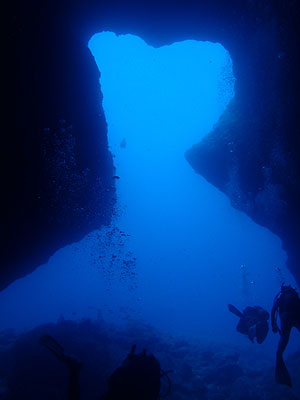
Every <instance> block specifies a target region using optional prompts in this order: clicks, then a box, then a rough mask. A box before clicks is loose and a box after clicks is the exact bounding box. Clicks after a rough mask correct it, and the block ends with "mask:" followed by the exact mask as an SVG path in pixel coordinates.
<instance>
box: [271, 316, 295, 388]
mask: <svg viewBox="0 0 300 400" xmlns="http://www.w3.org/2000/svg"><path fill="white" fill-rule="evenodd" d="M280 320H281V332H280V340H279V343H278V348H277V354H276V368H275V380H276V382H277V383H279V384H281V385H286V386H290V387H291V386H292V382H291V377H290V375H289V372H288V370H287V368H286V366H285V363H284V360H283V352H284V350H285V348H286V346H287V344H288V342H289V338H290V333H291V329H292V324H293V321H292V318H291V315H290V313H284V314H282V315H281V316H280Z"/></svg>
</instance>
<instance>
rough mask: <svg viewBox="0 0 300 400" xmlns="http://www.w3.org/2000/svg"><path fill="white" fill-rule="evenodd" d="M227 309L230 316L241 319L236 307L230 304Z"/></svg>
mask: <svg viewBox="0 0 300 400" xmlns="http://www.w3.org/2000/svg"><path fill="white" fill-rule="evenodd" d="M228 309H229V311H230V312H232V314H234V315H236V316H237V317H239V318H241V317H242V316H243V314H242V313H241V312H240V310H238V309H237V308H236V307H234V306H233V305H232V304H228Z"/></svg>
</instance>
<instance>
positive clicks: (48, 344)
mask: <svg viewBox="0 0 300 400" xmlns="http://www.w3.org/2000/svg"><path fill="white" fill-rule="evenodd" d="M38 343H39V344H41V345H42V346H44V347H45V348H46V349H47V350H49V351H50V352H51V353H52V354H54V355H55V357H56V358H58V359H61V358H62V357H63V355H64V349H63V347H62V346H61V345H60V344H59V343H58V342H57V341H56V340H55V339H53V337H52V336H50V335H43V336H41V337H40V338H39V341H38Z"/></svg>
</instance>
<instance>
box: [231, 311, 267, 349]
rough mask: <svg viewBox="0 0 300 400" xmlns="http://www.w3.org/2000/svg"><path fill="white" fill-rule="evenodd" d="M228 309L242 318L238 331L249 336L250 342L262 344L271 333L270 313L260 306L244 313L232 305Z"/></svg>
mask: <svg viewBox="0 0 300 400" xmlns="http://www.w3.org/2000/svg"><path fill="white" fill-rule="evenodd" d="M228 309H229V311H230V312H232V313H233V314H234V315H236V316H237V317H239V318H240V320H239V323H238V324H237V327H236V330H237V331H238V332H240V333H242V334H243V335H247V336H248V338H249V340H250V341H251V342H252V343H254V338H256V341H257V343H259V344H261V343H262V342H263V341H264V340H265V338H266V337H267V334H268V332H269V324H268V319H269V317H270V316H269V313H268V311H266V310H264V309H263V308H262V307H260V306H254V307H250V306H248V307H246V308H245V309H244V310H243V312H241V311H239V310H238V309H237V308H236V307H235V306H233V305H232V304H228Z"/></svg>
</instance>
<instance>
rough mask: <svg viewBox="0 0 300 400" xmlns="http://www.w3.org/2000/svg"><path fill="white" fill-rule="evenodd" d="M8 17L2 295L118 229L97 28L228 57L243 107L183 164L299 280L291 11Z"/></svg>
mask: <svg viewBox="0 0 300 400" xmlns="http://www.w3.org/2000/svg"><path fill="white" fill-rule="evenodd" d="M7 11H8V12H7V14H6V22H7V26H6V27H5V37H4V40H5V49H4V52H3V54H2V59H3V60H4V61H5V63H4V64H5V65H4V67H7V68H6V70H5V71H4V74H3V77H4V79H5V81H6V91H5V94H4V100H5V110H4V120H3V121H2V127H3V128H2V146H1V161H2V163H3V165H2V168H1V175H2V176H1V185H2V186H1V194H2V195H1V249H2V253H1V256H0V262H1V281H0V288H3V287H4V286H6V285H7V284H8V283H10V282H11V281H13V280H14V279H16V278H18V277H20V276H22V275H24V274H26V273H28V272H30V271H32V270H33V269H34V268H35V267H37V266H38V265H40V264H41V263H43V262H45V261H46V260H47V258H48V257H49V256H50V255H51V254H53V252H54V251H56V250H57V249H58V248H60V247H62V246H64V245H66V244H67V243H71V242H73V241H76V240H79V239H80V238H81V237H83V236H84V235H85V234H86V233H87V232H89V231H90V230H92V229H95V228H97V227H100V226H101V225H102V224H107V223H109V221H110V216H111V212H112V205H113V202H114V200H113V196H114V187H113V183H112V182H113V181H112V179H111V178H112V176H113V175H114V174H113V165H112V159H111V155H110V153H109V151H108V148H107V138H106V124H105V119H104V116H103V111H102V109H101V91H100V87H99V72H98V71H97V67H96V64H95V63H94V61H93V59H92V56H91V54H90V52H89V50H88V48H87V42H88V40H89V38H90V37H91V36H92V35H93V34H94V33H96V32H99V31H101V30H112V31H115V32H116V33H133V34H137V35H140V36H141V37H142V38H143V39H144V40H146V41H147V42H148V43H149V44H151V45H153V46H160V45H165V44H168V43H172V42H174V41H178V40H185V39H196V40H209V41H215V42H220V43H222V44H223V46H224V47H225V48H226V49H227V50H228V51H229V52H230V55H231V57H232V60H233V67H234V74H235V77H236V79H237V81H236V97H235V99H234V100H233V102H232V103H231V105H230V107H229V108H228V110H227V111H226V113H225V114H224V115H223V117H222V118H221V120H220V122H219V124H218V125H217V126H216V128H215V129H214V130H213V132H211V133H210V134H209V135H208V136H207V137H206V138H205V139H204V140H203V141H202V142H201V143H200V144H198V145H196V146H195V147H194V148H193V149H191V150H189V151H188V152H187V154H186V156H187V159H188V161H189V162H190V163H191V164H192V166H193V167H194V168H195V170H196V171H198V172H199V173H201V174H202V175H203V176H204V177H205V178H206V179H207V180H208V181H210V182H211V183H212V184H214V185H215V186H217V187H218V188H220V189H221V190H222V191H224V192H225V193H226V194H227V195H228V196H229V197H230V199H231V201H232V204H233V205H234V206H235V207H237V208H239V209H241V210H243V211H245V212H246V213H247V214H248V215H250V216H251V217H252V218H253V219H254V220H255V221H256V222H258V223H260V224H262V225H264V226H266V227H267V228H269V229H270V230H272V231H273V232H274V233H276V234H278V235H279V236H280V238H281V239H282V241H283V245H284V248H285V249H286V251H287V253H288V256H289V267H290V269H291V270H292V272H293V273H294V275H295V276H296V278H297V279H298V281H299V279H300V275H299V268H298V265H299V259H300V256H299V248H298V247H297V246H298V241H299V236H300V235H299V226H300V224H299V222H300V221H299V220H300V217H299V207H298V204H299V171H300V168H299V161H298V154H299V119H298V115H297V112H298V104H299V102H298V96H299V93H298V87H299V73H298V71H299V66H300V65H299V64H300V61H299V51H298V49H299V38H300V35H299V32H298V30H299V29H298V28H297V26H296V24H297V21H298V18H299V12H298V8H297V6H296V1H293V0H289V1H285V0H272V1H271V0H263V1H262V0H260V1H258V0H248V1H247V0H243V1H241V0H229V1H226V2H224V1H223V0H209V1H208V0H207V1H199V2H195V1H189V0H186V1H182V2H180V3H178V2H174V1H172V2H168V1H166V0H165V1H164V0H162V1H160V2H157V3H156V1H154V0H152V1H150V0H149V1H148V0H147V1H145V2H134V1H132V0H128V1H121V0H119V1H107V2H104V1H101V0H99V1H96V0H87V1H81V0H74V1H72V2H71V1H69V0H61V1H60V2H58V3H56V2H54V1H50V0H48V1H43V2H38V1H34V0H32V1H28V2H23V1H19V2H18V4H16V5H15V9H10V10H7ZM184 150H187V149H183V151H184Z"/></svg>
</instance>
